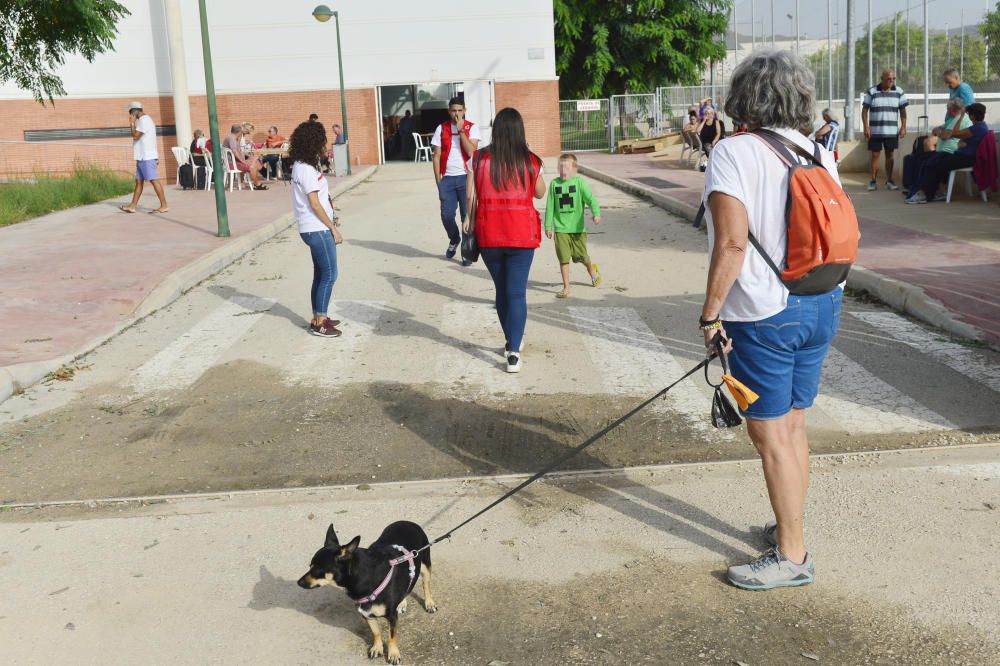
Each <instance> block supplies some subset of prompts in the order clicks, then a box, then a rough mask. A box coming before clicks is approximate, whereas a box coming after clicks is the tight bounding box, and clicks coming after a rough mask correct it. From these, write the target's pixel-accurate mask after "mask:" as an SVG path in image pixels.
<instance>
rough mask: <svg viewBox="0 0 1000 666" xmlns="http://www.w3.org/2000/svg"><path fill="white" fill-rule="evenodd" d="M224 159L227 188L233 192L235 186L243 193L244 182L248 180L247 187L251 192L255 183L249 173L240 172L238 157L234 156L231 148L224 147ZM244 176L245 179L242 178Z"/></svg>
mask: <svg viewBox="0 0 1000 666" xmlns="http://www.w3.org/2000/svg"><path fill="white" fill-rule="evenodd" d="M222 159H223V161H224V162H225V164H224V165H223V166H224V167H225V171H224V173H225V174H226V180H225V182H226V187H228V188H229V191H230V192H232V191H233V184H234V183H235V185H236V187H237V188H239V189H240V190H241V191H242V190H243V180H246V182H247V187H249V188H250V189H251V190H252V189H253V181H252V180H250V173H249V172H247V171H240V170H239V169H237V168H236V155H233V151H232V150H230V149H229V148H226V147H225V146H223V148H222ZM241 176H243V178H241Z"/></svg>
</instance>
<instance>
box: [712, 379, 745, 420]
mask: <svg viewBox="0 0 1000 666" xmlns="http://www.w3.org/2000/svg"><path fill="white" fill-rule="evenodd" d="M741 423H743V419H741V418H740V415H739V414H737V413H736V408H734V407H733V404H732V403H731V402H729V398H727V397H726V395H725V394H724V393H723V392H722V387H721V385H719V386H716V387H715V395H713V396H712V425H713V426H715V427H716V428H735V427H736V426H738V425H740V424H741Z"/></svg>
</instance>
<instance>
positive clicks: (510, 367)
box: [507, 352, 521, 372]
mask: <svg viewBox="0 0 1000 666" xmlns="http://www.w3.org/2000/svg"><path fill="white" fill-rule="evenodd" d="M507 372H521V355H520V354H518V353H516V352H511V353H509V354H507Z"/></svg>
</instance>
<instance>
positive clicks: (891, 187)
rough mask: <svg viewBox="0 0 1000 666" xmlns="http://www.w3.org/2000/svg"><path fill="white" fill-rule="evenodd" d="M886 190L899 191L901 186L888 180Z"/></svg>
mask: <svg viewBox="0 0 1000 666" xmlns="http://www.w3.org/2000/svg"><path fill="white" fill-rule="evenodd" d="M885 189H887V190H898V189H899V185H896V183H894V182H892V181H891V180H887V181H885Z"/></svg>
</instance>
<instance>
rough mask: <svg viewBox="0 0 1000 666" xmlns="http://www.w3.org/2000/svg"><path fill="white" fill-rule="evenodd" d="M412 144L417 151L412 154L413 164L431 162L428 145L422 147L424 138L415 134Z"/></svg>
mask: <svg viewBox="0 0 1000 666" xmlns="http://www.w3.org/2000/svg"><path fill="white" fill-rule="evenodd" d="M413 142H414V143H415V144H416V146H417V149H416V150H415V151H414V152H413V161H414V162H430V161H431V147H430V146H429V145H424V137H422V136H420V135H419V134H417V133H416V132H414V133H413Z"/></svg>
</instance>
